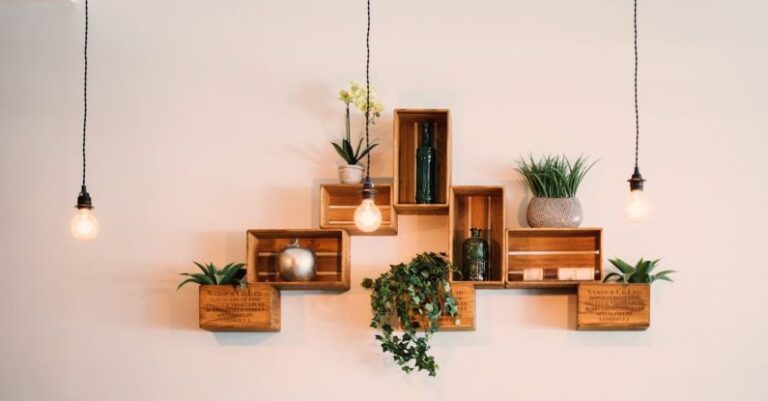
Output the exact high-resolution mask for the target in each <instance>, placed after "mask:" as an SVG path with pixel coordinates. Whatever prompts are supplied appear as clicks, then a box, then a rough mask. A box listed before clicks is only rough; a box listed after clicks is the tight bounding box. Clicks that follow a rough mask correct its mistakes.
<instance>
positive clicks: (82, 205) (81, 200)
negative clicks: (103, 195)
mask: <svg viewBox="0 0 768 401" xmlns="http://www.w3.org/2000/svg"><path fill="white" fill-rule="evenodd" d="M76 207H77V208H78V209H93V202H91V194H89V193H88V190H87V189H86V188H85V185H83V186H81V187H80V194H79V195H77V206H76Z"/></svg>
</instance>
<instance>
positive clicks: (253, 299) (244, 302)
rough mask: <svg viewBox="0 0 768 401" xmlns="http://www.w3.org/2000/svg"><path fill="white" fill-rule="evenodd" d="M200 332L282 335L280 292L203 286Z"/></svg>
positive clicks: (254, 287) (263, 286)
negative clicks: (274, 332) (245, 332)
mask: <svg viewBox="0 0 768 401" xmlns="http://www.w3.org/2000/svg"><path fill="white" fill-rule="evenodd" d="M199 309H200V328H201V329H205V330H211V331H280V292H279V291H278V290H277V289H275V288H274V287H272V286H271V285H269V284H253V285H249V286H247V287H243V288H241V287H239V286H233V285H201V286H200V299H199Z"/></svg>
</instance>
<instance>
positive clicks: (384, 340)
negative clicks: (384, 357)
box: [362, 252, 459, 376]
mask: <svg viewBox="0 0 768 401" xmlns="http://www.w3.org/2000/svg"><path fill="white" fill-rule="evenodd" d="M450 270H451V263H450V262H449V261H448V260H447V259H446V258H445V257H443V256H441V255H438V254H435V253H431V252H429V253H423V254H421V255H417V256H416V257H415V258H413V260H411V261H410V262H408V263H407V264H406V263H401V264H399V265H392V266H391V269H390V270H389V271H388V272H386V273H384V274H382V275H381V276H379V277H378V278H377V279H375V280H374V279H370V278H366V279H364V280H363V284H362V285H363V287H364V288H368V289H371V290H372V293H371V309H372V310H373V317H372V318H371V327H373V328H375V329H379V330H380V331H381V333H380V334H377V335H376V339H377V340H378V341H379V342H380V343H381V349H382V351H384V352H385V353H387V352H389V353H391V354H392V358H393V359H394V360H395V362H396V363H397V364H398V366H400V368H401V369H402V370H403V371H405V372H406V373H410V372H412V371H413V370H414V369H417V370H426V371H427V372H428V373H429V375H430V376H435V375H436V372H437V368H438V366H437V363H436V362H435V357H433V356H431V355H429V354H428V351H429V348H430V346H429V340H430V338H431V337H432V334H434V333H435V332H436V331H437V330H438V329H439V319H440V316H443V315H445V316H452V317H453V318H456V317H457V316H458V312H459V309H458V308H459V307H458V305H457V303H456V298H454V297H453V294H452V292H451V283H450V282H448V273H449V272H450ZM393 316H395V317H396V318H397V320H398V321H399V322H400V325H401V326H402V327H403V331H404V333H403V335H402V336H398V335H395V334H394V328H393V327H392V323H393V321H392V320H393V319H392V318H393ZM415 317H421V318H422V319H423V320H422V322H423V324H420V323H419V322H418V321H416V320H415V319H414V318H415ZM418 329H422V330H423V331H424V334H422V335H418V334H417V330H418Z"/></svg>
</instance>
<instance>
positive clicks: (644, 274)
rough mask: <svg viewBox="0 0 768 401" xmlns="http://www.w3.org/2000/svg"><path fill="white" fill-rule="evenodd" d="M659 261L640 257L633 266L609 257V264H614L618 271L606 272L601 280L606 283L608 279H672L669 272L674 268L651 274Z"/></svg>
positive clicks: (643, 282)
mask: <svg viewBox="0 0 768 401" xmlns="http://www.w3.org/2000/svg"><path fill="white" fill-rule="evenodd" d="M660 261H661V259H656V260H644V259H642V258H641V259H640V260H639V261H638V262H637V263H636V264H635V265H634V266H632V265H630V264H629V263H627V262H625V261H623V260H621V259H619V258H614V259H609V262H611V264H612V265H614V266H615V267H616V269H618V270H619V272H620V273H617V272H611V273H608V275H606V276H605V279H603V282H606V283H607V282H609V281H615V282H622V283H625V284H630V283H642V284H650V283H653V282H654V281H656V280H666V281H673V280H672V279H671V278H669V274H670V273H674V272H675V271H674V270H664V271H660V272H658V273H656V274H652V272H653V270H654V269H655V268H656V266H657V265H658V264H659V262H660Z"/></svg>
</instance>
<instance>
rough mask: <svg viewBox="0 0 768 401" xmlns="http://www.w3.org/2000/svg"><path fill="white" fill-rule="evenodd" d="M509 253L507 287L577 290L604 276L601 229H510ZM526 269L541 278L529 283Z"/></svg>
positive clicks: (508, 237)
mask: <svg viewBox="0 0 768 401" xmlns="http://www.w3.org/2000/svg"><path fill="white" fill-rule="evenodd" d="M507 251H508V252H507V283H506V287H507V288H576V287H577V286H578V285H579V283H583V282H590V281H595V280H596V281H599V280H601V279H602V277H603V263H602V229H601V228H521V229H513V230H508V231H507ZM526 269H530V270H529V271H528V273H529V278H530V277H531V276H533V277H535V276H541V277H539V279H535V280H525V279H524V278H525V275H526ZM539 269H540V270H539ZM564 269H565V270H564ZM574 270H578V272H575V271H574ZM540 273H543V274H540ZM582 273H586V275H585V276H584V277H578V279H576V278H574V277H570V279H568V277H567V276H571V275H573V274H579V275H580V276H581V274H582ZM564 277H565V279H563V278H564Z"/></svg>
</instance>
